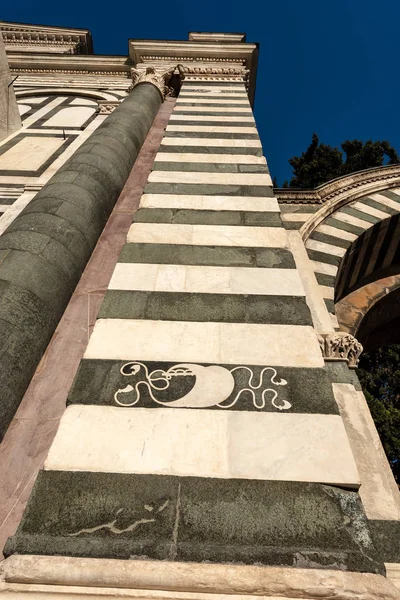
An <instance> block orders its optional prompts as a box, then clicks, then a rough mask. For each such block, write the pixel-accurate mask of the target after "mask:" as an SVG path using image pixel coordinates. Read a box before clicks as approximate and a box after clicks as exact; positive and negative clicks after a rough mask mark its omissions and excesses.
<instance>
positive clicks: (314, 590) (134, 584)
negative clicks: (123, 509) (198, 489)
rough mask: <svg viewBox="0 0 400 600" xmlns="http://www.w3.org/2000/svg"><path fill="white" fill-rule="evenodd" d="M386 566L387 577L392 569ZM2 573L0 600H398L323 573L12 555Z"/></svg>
mask: <svg viewBox="0 0 400 600" xmlns="http://www.w3.org/2000/svg"><path fill="white" fill-rule="evenodd" d="M391 567H392V569H391V571H392V573H393V571H394V568H393V567H395V565H391ZM3 574H4V581H5V582H6V583H5V584H3V587H4V592H3V595H4V596H5V597H6V598H8V597H10V598H14V597H15V596H16V592H20V593H23V592H24V591H34V590H35V591H36V585H40V584H42V585H41V587H40V589H38V590H37V591H40V592H41V593H42V594H43V593H45V594H46V593H47V594H49V597H51V598H52V599H53V598H56V597H57V594H58V593H60V598H66V599H67V600H70V596H69V595H67V594H65V591H64V590H65V588H64V587H63V586H79V589H80V593H81V594H88V595H89V596H90V597H91V596H92V595H93V594H95V595H96V594H105V595H107V596H110V597H111V596H113V595H115V596H117V597H120V595H121V594H126V597H130V596H133V597H136V595H137V590H140V597H141V598H143V599H144V600H146V599H149V600H150V599H151V598H153V597H154V591H155V590H162V592H161V593H162V596H163V598H166V599H167V600H174V599H175V598H176V596H177V594H182V593H184V594H187V592H188V590H190V591H191V592H192V593H195V594H196V598H199V600H206V599H207V598H209V597H210V594H213V595H214V596H213V597H216V598H226V599H229V598H234V597H237V596H238V595H239V596H241V595H250V597H252V598H254V597H257V596H261V597H263V598H271V599H273V600H277V599H278V597H279V598H290V599H291V600H303V599H306V600H315V598H316V595H317V596H318V598H319V599H321V600H398V589H397V588H396V587H395V586H394V585H393V584H392V583H391V582H390V581H388V580H387V579H386V578H385V577H382V576H381V575H374V574H371V573H354V572H348V571H347V572H346V571H332V570H329V569H301V568H297V569H292V568H291V567H271V566H268V567H265V566H247V565H227V564H215V563H214V564H212V563H208V564H207V563H182V562H181V563H179V562H172V561H152V560H145V561H143V560H135V559H131V560H129V561H118V560H112V559H95V558H86V559H85V558H73V557H62V556H32V555H31V556H29V555H28V556H26V555H25V556H18V555H14V556H10V557H9V558H8V559H7V560H6V561H5V562H4V563H3ZM43 583H44V584H45V587H43ZM1 585H2V584H0V586H1ZM33 586H35V587H33ZM92 586H95V588H93V587H92ZM0 590H2V587H0ZM60 590H63V591H62V592H60ZM7 591H8V594H9V596H8V595H7ZM73 593H74V592H73Z"/></svg>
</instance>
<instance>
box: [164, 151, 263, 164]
mask: <svg viewBox="0 0 400 600" xmlns="http://www.w3.org/2000/svg"><path fill="white" fill-rule="evenodd" d="M154 160H155V161H163V162H190V163H192V162H195V163H213V164H214V163H219V164H238V165H266V164H267V161H266V160H265V156H254V155H253V154H208V153H207V154H194V153H189V152H158V153H157V155H156V157H155V159H154Z"/></svg>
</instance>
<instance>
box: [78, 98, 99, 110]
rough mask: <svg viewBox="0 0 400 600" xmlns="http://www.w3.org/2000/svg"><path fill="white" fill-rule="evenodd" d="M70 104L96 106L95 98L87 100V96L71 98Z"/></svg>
mask: <svg viewBox="0 0 400 600" xmlns="http://www.w3.org/2000/svg"><path fill="white" fill-rule="evenodd" d="M71 105H74V106H75V105H77V106H94V107H96V108H97V106H98V104H97V102H96V101H95V100H89V99H88V98H75V99H74V100H72V102H71Z"/></svg>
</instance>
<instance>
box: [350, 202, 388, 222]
mask: <svg viewBox="0 0 400 600" xmlns="http://www.w3.org/2000/svg"><path fill="white" fill-rule="evenodd" d="M351 208H355V209H356V210H359V211H361V212H363V213H366V214H367V215H372V216H373V217H377V218H378V219H389V218H390V215H389V214H388V213H387V212H384V211H383V210H378V209H377V208H374V207H373V206H369V205H368V204H363V203H362V202H352V204H351Z"/></svg>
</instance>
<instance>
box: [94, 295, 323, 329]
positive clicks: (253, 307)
mask: <svg viewBox="0 0 400 600" xmlns="http://www.w3.org/2000/svg"><path fill="white" fill-rule="evenodd" d="M99 318H100V319H150V320H152V321H197V322H208V321H210V322H211V321H213V322H217V323H274V324H283V325H311V326H312V319H311V315H310V310H309V308H308V306H307V303H306V300H305V298H304V297H297V296H260V295H242V294H197V293H191V292H143V291H132V290H107V292H106V295H105V297H104V300H103V303H102V305H101V308H100V312H99Z"/></svg>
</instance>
